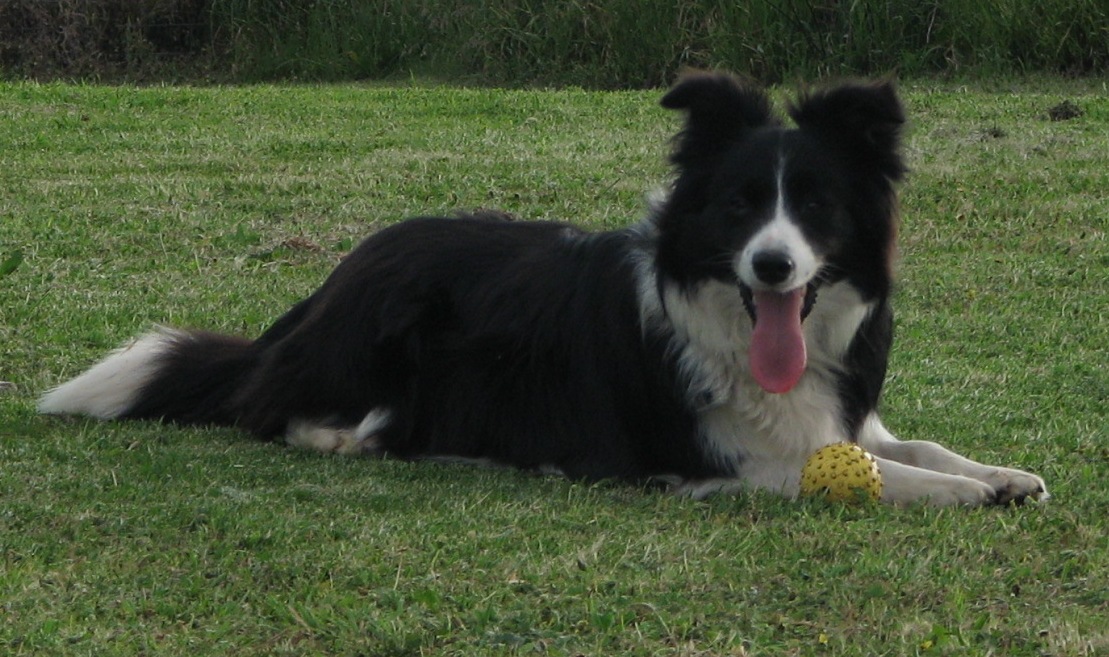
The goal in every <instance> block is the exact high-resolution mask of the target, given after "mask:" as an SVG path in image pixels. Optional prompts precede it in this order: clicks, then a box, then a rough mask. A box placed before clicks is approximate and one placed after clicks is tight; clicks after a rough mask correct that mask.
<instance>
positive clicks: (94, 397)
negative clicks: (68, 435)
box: [38, 328, 258, 425]
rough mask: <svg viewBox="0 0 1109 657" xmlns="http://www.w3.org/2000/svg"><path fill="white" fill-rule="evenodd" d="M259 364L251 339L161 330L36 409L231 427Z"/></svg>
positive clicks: (110, 358) (70, 383)
mask: <svg viewBox="0 0 1109 657" xmlns="http://www.w3.org/2000/svg"><path fill="white" fill-rule="evenodd" d="M257 361H258V349H257V348H256V347H255V343H254V342H252V341H251V340H247V339H244V338H235V337H230V336H225V335H217V334H214V333H204V332H190V331H179V330H174V329H165V328H162V329H158V330H157V331H154V332H152V333H148V334H147V335H144V336H142V337H140V338H138V339H137V340H134V341H133V342H131V343H130V344H127V345H125V346H123V347H121V348H120V349H117V350H116V351H114V352H112V353H111V354H109V355H108V356H107V357H106V358H104V360H102V361H100V362H99V363H97V364H96V365H93V366H92V367H91V368H90V369H89V370H88V371H86V372H85V373H83V374H81V375H80V376H78V377H77V378H75V379H72V380H70V381H68V382H66V383H63V384H62V385H60V386H58V387H57V388H54V389H52V390H50V391H49V392H47V393H46V394H45V395H43V396H42V398H41V399H40V400H39V404H38V410H39V412H41V413H49V414H58V415H89V416H92V417H96V418H100V419H104V420H110V419H116V418H147V419H159V420H163V421H166V422H174V423H180V424H221V425H233V424H235V422H236V419H237V416H238V413H237V412H236V410H235V404H234V397H235V393H236V391H237V390H238V389H239V387H240V386H241V385H242V383H243V381H244V379H245V378H246V377H247V376H248V375H249V374H250V373H251V371H252V370H253V369H254V368H255V366H256V364H257Z"/></svg>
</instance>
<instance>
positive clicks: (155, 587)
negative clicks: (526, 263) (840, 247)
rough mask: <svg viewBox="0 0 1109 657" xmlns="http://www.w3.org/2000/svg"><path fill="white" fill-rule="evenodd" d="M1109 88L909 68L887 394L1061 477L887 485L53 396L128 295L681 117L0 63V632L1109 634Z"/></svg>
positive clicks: (188, 292) (250, 289)
mask: <svg viewBox="0 0 1109 657" xmlns="http://www.w3.org/2000/svg"><path fill="white" fill-rule="evenodd" d="M1105 91H1106V90H1105V88H1104V85H1103V84H1102V83H1101V82H1097V81H1070V82H1059V81H1048V80H1039V81H1035V82H1020V83H1009V82H994V83H991V85H990V86H978V87H974V88H965V87H959V86H954V85H947V86H945V85H941V84H937V83H907V84H906V85H904V92H905V96H906V100H907V105H908V107H909V111H910V113H911V116H912V117H913V126H912V129H911V133H910V135H909V138H908V140H907V151H908V155H909V160H910V162H911V164H912V168H913V172H912V175H911V178H910V181H909V182H908V184H907V185H906V187H905V189H904V213H903V214H904V226H903V230H902V254H903V260H902V262H901V264H900V266H899V270H900V278H901V280H902V283H901V286H900V289H899V291H898V299H897V301H898V304H899V306H898V307H899V316H898V317H899V319H898V331H899V342H898V344H897V346H896V352H895V355H894V359H893V367H892V371H893V374H892V376H891V378H890V381H889V385H888V389H887V396H886V400H885V407H884V408H885V418H886V421H887V424H889V425H890V426H891V427H892V428H894V430H895V431H898V432H899V433H901V434H902V435H904V436H906V437H918V438H929V439H936V440H940V441H942V442H944V443H946V444H948V445H950V446H952V447H954V448H956V449H958V450H959V451H962V452H964V453H967V454H969V455H971V456H973V457H975V458H979V459H982V460H987V461H993V462H999V463H1003V464H1009V465H1014V466H1017V467H1023V468H1027V469H1032V470H1035V471H1037V472H1039V473H1040V474H1042V475H1043V476H1045V478H1046V479H1047V480H1048V483H1049V486H1050V487H1051V488H1052V491H1053V493H1054V495H1055V499H1054V500H1053V501H1051V502H1049V503H1047V504H1042V505H1036V506H1031V507H1026V508H1018V509H984V510H964V509H952V510H932V509H925V508H910V509H903V510H894V509H887V508H879V507H864V508H855V507H843V506H835V505H826V504H822V503H818V502H815V501H801V502H790V501H785V500H780V499H777V498H775V497H772V496H767V495H762V494H751V495H745V496H741V497H738V498H721V499H713V500H710V501H708V502H703V503H699V502H693V501H689V500H684V499H677V498H673V497H670V496H667V495H664V494H660V493H654V492H646V491H642V490H638V489H635V488H630V487H624V486H617V485H599V486H587V485H582V484H579V483H574V482H567V481H563V480H560V479H549V478H541V477H533V476H528V475H523V474H520V473H515V472H511V471H490V470H479V469H470V468H465V467H460V466H448V465H436V464H411V463H399V462H392V461H366V460H346V459H342V458H330V457H321V456H316V455H311V454H305V453H300V452H296V451H292V450H288V449H284V448H281V447H278V446H275V445H270V444H259V443H255V442H252V441H250V440H247V439H245V438H244V437H243V436H242V435H240V434H238V433H236V432H234V431H231V430H199V429H178V428H172V427H163V426H160V425H154V424H144V423H134V424H101V423H96V422H90V421H85V420H64V419H55V418H42V417H39V416H37V415H35V413H34V411H33V404H34V399H35V398H36V396H37V395H38V394H39V393H40V392H41V391H42V390H43V389H44V388H46V387H48V386H50V385H52V384H54V383H56V382H58V381H59V380H61V379H63V378H65V377H67V376H71V375H73V374H75V373H76V372H78V371H79V370H81V369H82V368H83V367H85V366H87V365H88V364H89V362H90V361H92V360H93V359H95V358H97V357H98V356H100V355H102V354H103V353H104V351H105V350H107V349H110V348H112V347H114V346H116V345H117V344H119V343H120V342H122V341H124V340H125V339H127V338H128V337H129V336H132V335H134V334H135V333H137V332H140V331H142V330H144V329H146V328H148V327H149V326H150V325H151V324H154V323H165V324H171V325H179V326H198V327H205V328H210V329H217V330H223V331H233V332H240V333H245V334H250V335H253V334H257V333H258V332H259V331H261V330H262V328H263V327H264V326H266V325H267V323H268V322H270V321H271V320H272V319H273V318H275V317H276V316H277V314H278V313H280V312H281V311H282V310H284V309H285V308H286V307H287V306H288V305H289V304H291V303H292V302H293V301H295V300H296V299H298V298H300V297H302V296H303V295H305V294H306V293H308V292H309V291H310V290H312V289H313V288H314V287H315V286H316V285H317V284H318V283H319V281H320V280H321V279H322V277H323V276H325V275H326V273H327V272H328V271H329V270H330V269H331V267H332V266H333V265H334V264H335V262H336V261H337V260H338V258H339V257H340V256H341V254H342V253H344V252H345V251H346V250H347V249H349V248H350V246H351V245H352V244H353V243H354V242H355V241H357V240H358V239H359V238H360V237H361V236H363V235H365V234H367V233H369V232H371V231H373V230H375V229H377V228H380V227H381V226H384V225H387V224H388V223H390V222H393V221H396V220H398V219H400V218H401V217H404V216H407V215H411V214H418V213H428V212H430V213H442V212H450V211H452V210H454V209H459V208H461V209H470V208H475V207H498V208H504V209H508V210H511V211H514V212H517V213H520V214H522V215H524V216H528V217H559V218H568V219H571V220H574V221H577V222H580V223H582V224H585V225H588V226H592V227H598V228H608V227H616V226H621V225H625V224H626V223H628V222H630V221H634V220H635V219H636V217H637V216H638V215H639V213H640V211H641V206H642V203H641V197H642V194H643V192H644V191H647V190H649V189H650V188H652V187H654V186H656V185H658V184H661V183H662V182H663V181H664V180H665V175H666V170H665V167H664V165H663V156H664V153H665V148H666V139H667V138H668V136H669V135H670V134H671V133H672V132H673V130H674V129H675V127H676V124H675V117H673V116H670V115H668V114H666V113H665V112H663V111H662V110H661V109H658V108H657V106H656V100H657V96H658V94H657V93H656V92H621V93H588V92H581V91H559V92H538V91H511V92H506V91H492V90H459V89H441V88H419V87H404V88H396V87H367V86H349V85H345V86H328V87H321V86H291V87H290V86H283V87H275V86H254V87H244V88H181V87H178V88H141V89H140V88H131V87H96V86H67V85H34V84H6V85H2V86H0V143H3V144H4V145H5V148H4V150H5V153H4V158H5V165H4V166H3V167H0V344H2V345H3V350H2V352H0V353H2V360H0V381H7V382H11V383H13V384H14V386H15V389H14V390H11V389H8V390H3V391H0V495H2V499H3V504H0V559H3V567H2V568H0V609H2V610H3V617H4V619H5V622H4V623H3V624H0V652H4V653H5V654H10V655H100V654H104V655H108V654H110V655H155V654H156V655H185V654H189V655H217V654H227V655H282V654H289V655H292V654H295V655H312V654H328V655H475V654H481V655H533V654H550V655H617V654H627V655H686V656H691V657H692V656H708V655H712V656H725V655H728V656H736V655H791V654H793V655H821V654H828V655H1017V656H1023V655H1027V656H1036V657H1039V656H1041V655H1058V656H1078V655H1096V654H1103V653H1105V652H1106V651H1107V650H1109V633H1107V631H1106V627H1109V570H1107V569H1106V568H1105V564H1106V563H1109V541H1107V539H1106V536H1107V535H1109V527H1107V523H1106V515H1105V509H1106V508H1107V506H1109V489H1107V488H1106V487H1105V485H1104V482H1105V481H1106V480H1107V479H1109V447H1107V443H1106V428H1107V426H1109V422H1107V413H1106V405H1105V400H1106V399H1107V398H1109V379H1107V374H1106V370H1105V365H1104V360H1105V345H1106V344H1109V325H1107V324H1106V322H1105V308H1106V307H1109V292H1107V291H1106V290H1107V286H1106V284H1105V282H1106V276H1105V275H1106V271H1109V248H1107V244H1106V229H1107V224H1106V219H1105V218H1106V217H1107V216H1109V198H1107V197H1106V195H1105V193H1104V190H1105V189H1107V188H1109V174H1107V173H1106V172H1109V155H1107V153H1109V136H1107V135H1109V130H1107V128H1109V95H1106V93H1105ZM1063 100H1071V101H1072V102H1074V103H1075V104H1076V105H1078V107H1079V108H1080V109H1081V110H1082V112H1083V113H1082V115H1081V116H1080V117H1078V118H1076V119H1073V120H1070V121H1062V122H1053V121H1049V120H1048V119H1047V118H1046V116H1047V113H1048V110H1049V109H1050V108H1051V107H1052V106H1054V105H1056V104H1058V103H1060V102H1061V101H1063Z"/></svg>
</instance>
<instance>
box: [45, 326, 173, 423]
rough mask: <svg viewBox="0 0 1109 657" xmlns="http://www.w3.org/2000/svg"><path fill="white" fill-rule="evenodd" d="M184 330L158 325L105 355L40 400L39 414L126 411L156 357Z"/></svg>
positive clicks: (154, 366) (112, 415) (109, 414)
mask: <svg viewBox="0 0 1109 657" xmlns="http://www.w3.org/2000/svg"><path fill="white" fill-rule="evenodd" d="M184 335H186V334H185V333H183V332H181V331H174V330H172V329H164V328H160V329H159V330H158V331H157V332H155V333H148V334H146V335H144V336H142V337H140V338H137V339H136V340H134V341H133V342H131V343H129V344H127V345H124V346H123V347H121V348H119V349H117V350H115V351H113V352H112V353H110V354H108V356H107V357H106V358H104V360H102V361H100V362H99V363H97V364H96V365H93V366H92V367H91V368H89V370H88V371H86V372H85V373H84V374H81V375H80V376H78V377H77V378H75V379H72V380H70V381H67V382H65V383H63V384H62V385H60V386H58V387H57V388H53V389H52V390H50V391H48V392H47V393H46V394H45V395H43V396H42V398H41V399H39V403H38V410H39V413H47V414H51V415H90V416H92V417H95V418H99V419H101V420H110V419H112V418H117V417H119V416H121V415H123V414H124V413H126V412H127V411H128V410H130V408H131V407H132V406H134V404H135V402H136V401H137V400H138V397H139V394H140V393H141V392H142V389H143V386H145V385H146V383H147V382H148V381H149V380H150V379H151V377H152V376H153V375H154V374H155V372H156V371H157V368H158V359H159V357H161V355H162V354H164V353H165V352H166V350H167V349H168V348H169V347H170V346H171V345H172V344H173V343H174V342H176V341H178V340H180V339H181V338H182V337H183V336H184Z"/></svg>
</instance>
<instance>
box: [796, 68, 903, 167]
mask: <svg viewBox="0 0 1109 657" xmlns="http://www.w3.org/2000/svg"><path fill="white" fill-rule="evenodd" d="M789 115H790V116H791V117H793V120H794V121H795V122H796V123H797V125H798V127H800V128H802V129H811V130H815V131H818V132H820V133H821V134H823V135H825V136H826V137H827V138H829V139H831V140H832V141H835V142H838V143H840V144H842V145H843V146H845V147H846V148H847V149H848V150H849V151H851V152H852V153H853V154H854V155H856V156H857V157H856V161H858V162H859V163H860V164H863V165H867V166H873V167H875V168H877V169H878V170H879V171H880V172H881V173H882V174H883V175H885V176H886V177H888V178H889V179H890V180H900V179H901V177H902V176H903V175H904V174H905V165H904V163H903V162H902V160H901V129H902V127H903V126H904V124H905V110H904V108H902V106H901V101H900V100H899V99H898V97H897V90H896V88H895V87H894V83H893V81H891V80H883V81H879V82H872V83H857V82H856V83H847V84H843V85H840V86H837V87H832V88H830V89H824V90H822V91H815V92H810V93H806V94H803V95H802V96H801V98H800V99H799V100H798V102H797V103H796V104H794V105H792V106H790V108H789Z"/></svg>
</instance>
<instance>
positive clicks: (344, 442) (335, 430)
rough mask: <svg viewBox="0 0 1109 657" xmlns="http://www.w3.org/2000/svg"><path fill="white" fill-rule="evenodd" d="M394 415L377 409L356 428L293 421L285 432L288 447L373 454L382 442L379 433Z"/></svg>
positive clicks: (307, 421)
mask: <svg viewBox="0 0 1109 657" xmlns="http://www.w3.org/2000/svg"><path fill="white" fill-rule="evenodd" d="M389 417H390V413H389V411H388V410H387V409H384V408H375V409H374V410H372V411H370V412H369V413H367V414H366V417H364V418H362V421H361V422H359V423H358V426H356V427H354V428H348V427H334V426H329V425H327V424H326V423H320V422H313V421H310V420H293V421H291V422H289V427H288V429H287V430H286V431H285V442H286V444H289V445H292V446H293V447H300V448H303V449H310V450H313V451H316V452H325V453H334V454H370V453H373V452H376V451H377V450H378V449H379V448H380V446H381V443H380V441H379V440H378V438H377V434H378V432H380V431H381V430H382V429H384V428H385V426H386V425H388V424H389Z"/></svg>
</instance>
